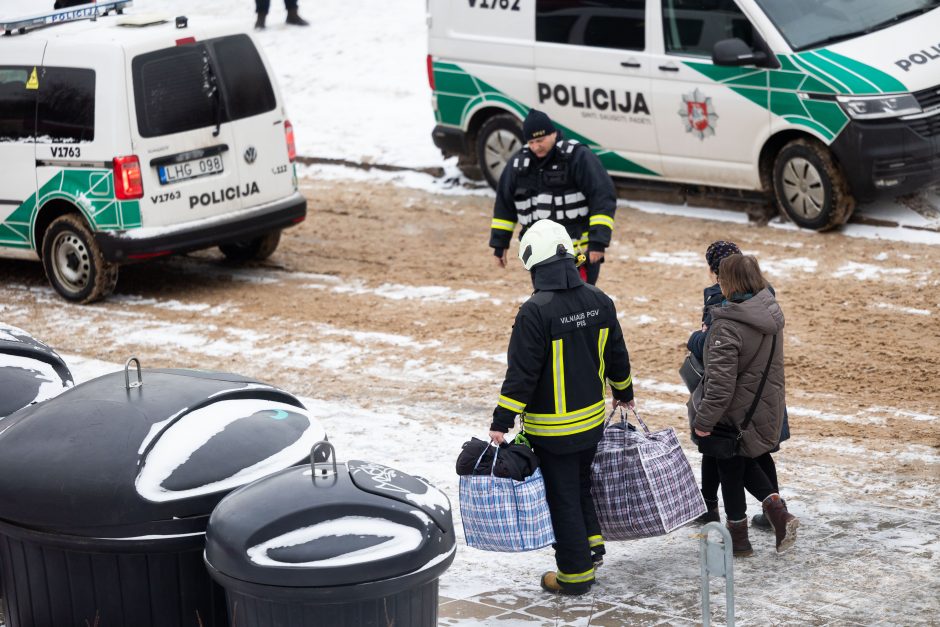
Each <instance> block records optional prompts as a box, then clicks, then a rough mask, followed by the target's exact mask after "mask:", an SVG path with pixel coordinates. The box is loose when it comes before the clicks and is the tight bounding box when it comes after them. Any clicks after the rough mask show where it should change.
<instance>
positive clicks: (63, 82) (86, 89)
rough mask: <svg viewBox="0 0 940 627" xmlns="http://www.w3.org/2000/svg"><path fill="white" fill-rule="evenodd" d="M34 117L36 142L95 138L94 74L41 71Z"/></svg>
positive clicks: (54, 69)
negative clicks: (35, 120) (36, 109)
mask: <svg viewBox="0 0 940 627" xmlns="http://www.w3.org/2000/svg"><path fill="white" fill-rule="evenodd" d="M36 118H37V122H36V141H38V142H50V143H72V142H89V141H92V140H93V139H94V138H95V71H94V70H87V69H79V68H69V67H44V68H42V70H41V71H40V74H39V111H38V115H37V116H36Z"/></svg>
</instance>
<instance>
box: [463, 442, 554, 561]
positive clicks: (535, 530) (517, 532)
mask: <svg viewBox="0 0 940 627" xmlns="http://www.w3.org/2000/svg"><path fill="white" fill-rule="evenodd" d="M492 449H493V451H494V456H495V455H498V453H499V449H498V448H496V447H492ZM485 454H486V451H484V452H483V454H482V455H480V458H481V459H482V458H483V455H485ZM479 463H480V461H479V460H477V465H479ZM495 467H496V460H495V459H494V460H493V464H492V468H495ZM460 517H461V519H462V520H463V531H464V537H465V538H466V541H467V546H472V547H473V548H476V549H482V550H484V551H533V550H535V549H540V548H542V547H544V546H548V545H550V544H552V543H553V542H555V534H554V532H553V530H552V519H551V515H550V514H549V511H548V501H546V500H545V482H544V480H543V479H542V471H541V470H540V469H536V470H535V472H534V473H532V474H531V475H529V476H528V477H526V478H525V480H523V481H516V480H515V479H508V478H503V477H496V476H493V475H492V474H488V475H462V476H461V477H460Z"/></svg>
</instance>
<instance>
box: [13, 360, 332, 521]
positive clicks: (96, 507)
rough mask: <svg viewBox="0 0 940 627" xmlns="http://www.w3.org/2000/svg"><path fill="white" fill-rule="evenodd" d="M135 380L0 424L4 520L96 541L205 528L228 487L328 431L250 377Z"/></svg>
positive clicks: (283, 464) (302, 452) (280, 463)
mask: <svg viewBox="0 0 940 627" xmlns="http://www.w3.org/2000/svg"><path fill="white" fill-rule="evenodd" d="M142 379H143V384H142V385H140V386H132V385H128V380H127V372H126V371H125V372H124V373H120V372H118V373H112V374H108V375H105V376H102V377H98V378H97V379H93V380H91V381H88V382H85V383H82V384H80V385H77V386H75V387H74V388H72V389H70V390H68V391H66V392H65V393H63V394H61V395H60V396H58V397H56V398H53V399H51V400H49V401H46V402H44V403H41V404H37V405H33V406H31V407H28V408H25V409H23V410H22V411H20V412H17V413H16V414H15V415H13V416H10V417H9V418H7V419H6V420H3V421H0V519H3V520H6V521H8V522H11V523H14V524H17V525H22V526H26V527H30V528H33V529H38V530H43V531H49V532H56V533H62V534H69V535H76V536H90V537H95V538H100V539H118V538H121V539H126V538H131V537H135V538H136V537H140V536H159V535H161V534H165V535H177V534H185V533H191V532H201V531H203V530H204V529H205V524H206V522H207V520H208V515H209V513H210V512H211V511H212V508H213V507H214V506H215V504H216V503H217V502H218V501H219V499H220V498H222V496H224V495H225V494H226V493H227V492H229V491H230V490H232V489H234V488H237V487H239V486H242V485H245V484H247V483H250V482H251V481H254V480H256V479H259V478H261V477H264V476H266V475H268V474H271V473H272V472H276V471H278V470H281V469H283V468H287V467H290V466H292V465H294V464H297V463H301V462H304V461H305V460H306V459H307V456H308V455H309V452H310V447H311V445H312V444H313V443H314V442H317V441H319V440H322V439H324V437H325V434H324V432H323V428H322V427H321V426H320V424H319V422H318V421H317V420H315V419H314V418H312V417H310V416H309V415H308V414H307V412H306V409H305V408H304V406H303V405H302V404H301V403H300V401H299V400H297V399H296V398H295V397H294V396H292V395H291V394H288V393H287V392H284V391H283V390H279V389H277V388H275V387H272V386H270V385H267V384H264V383H260V382H258V381H255V380H252V379H248V378H245V377H241V376H238V375H232V374H225V373H216V372H200V371H194V370H169V369H167V370H144V371H143V372H142Z"/></svg>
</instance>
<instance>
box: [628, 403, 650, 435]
mask: <svg viewBox="0 0 940 627" xmlns="http://www.w3.org/2000/svg"><path fill="white" fill-rule="evenodd" d="M630 410H631V411H632V412H633V415H634V417H636V421H637V422H639V423H640V426H641V427H643V430H644V431H646V435H652V433H650V429H649V427H647V426H646V423H645V422H643V419H642V418H640V414H638V413H637V412H636V407H631V408H630ZM620 411H623V408H622V407H621V408H620Z"/></svg>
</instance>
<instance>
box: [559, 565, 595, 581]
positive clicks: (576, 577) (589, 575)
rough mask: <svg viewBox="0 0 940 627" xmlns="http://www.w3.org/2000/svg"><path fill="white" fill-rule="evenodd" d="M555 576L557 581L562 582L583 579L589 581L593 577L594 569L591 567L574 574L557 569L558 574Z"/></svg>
mask: <svg viewBox="0 0 940 627" xmlns="http://www.w3.org/2000/svg"><path fill="white" fill-rule="evenodd" d="M556 576H557V578H558V581H561V582H563V583H584V582H585V581H591V580H592V579H594V569H593V568H592V569H590V570H586V571H584V572H583V573H574V574H568V573H563V572H561V571H560V570H559V571H558V575H556Z"/></svg>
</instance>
